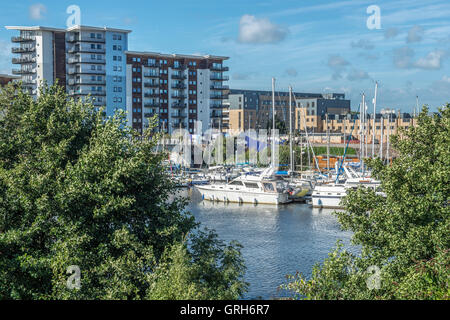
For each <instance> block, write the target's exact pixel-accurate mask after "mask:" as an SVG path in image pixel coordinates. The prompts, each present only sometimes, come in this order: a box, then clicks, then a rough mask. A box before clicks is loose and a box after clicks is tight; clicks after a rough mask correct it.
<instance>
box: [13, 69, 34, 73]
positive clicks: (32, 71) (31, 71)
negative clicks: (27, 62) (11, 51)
mask: <svg viewBox="0 0 450 320" xmlns="http://www.w3.org/2000/svg"><path fill="white" fill-rule="evenodd" d="M35 72H36V70H34V69H13V71H12V74H32V73H35Z"/></svg>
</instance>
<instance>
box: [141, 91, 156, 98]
mask: <svg viewBox="0 0 450 320" xmlns="http://www.w3.org/2000/svg"><path fill="white" fill-rule="evenodd" d="M144 97H146V98H154V97H159V92H145V93H144Z"/></svg>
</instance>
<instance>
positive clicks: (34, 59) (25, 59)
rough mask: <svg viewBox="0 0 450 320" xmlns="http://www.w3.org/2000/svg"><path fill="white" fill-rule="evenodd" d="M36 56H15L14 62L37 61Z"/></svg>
mask: <svg viewBox="0 0 450 320" xmlns="http://www.w3.org/2000/svg"><path fill="white" fill-rule="evenodd" d="M35 62H36V58H35V57H20V58H13V59H12V63H13V64H22V63H35Z"/></svg>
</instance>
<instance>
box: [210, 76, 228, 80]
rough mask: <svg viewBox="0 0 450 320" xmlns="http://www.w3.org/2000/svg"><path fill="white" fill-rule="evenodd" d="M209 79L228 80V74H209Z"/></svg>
mask: <svg viewBox="0 0 450 320" xmlns="http://www.w3.org/2000/svg"><path fill="white" fill-rule="evenodd" d="M210 79H211V80H216V81H228V76H224V75H222V74H220V75H219V74H211V77H210Z"/></svg>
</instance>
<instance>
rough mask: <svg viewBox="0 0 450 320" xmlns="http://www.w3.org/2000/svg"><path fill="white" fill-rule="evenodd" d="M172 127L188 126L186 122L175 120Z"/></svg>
mask: <svg viewBox="0 0 450 320" xmlns="http://www.w3.org/2000/svg"><path fill="white" fill-rule="evenodd" d="M172 127H173V128H175V129H179V128H186V124H185V123H184V122H174V123H172Z"/></svg>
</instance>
